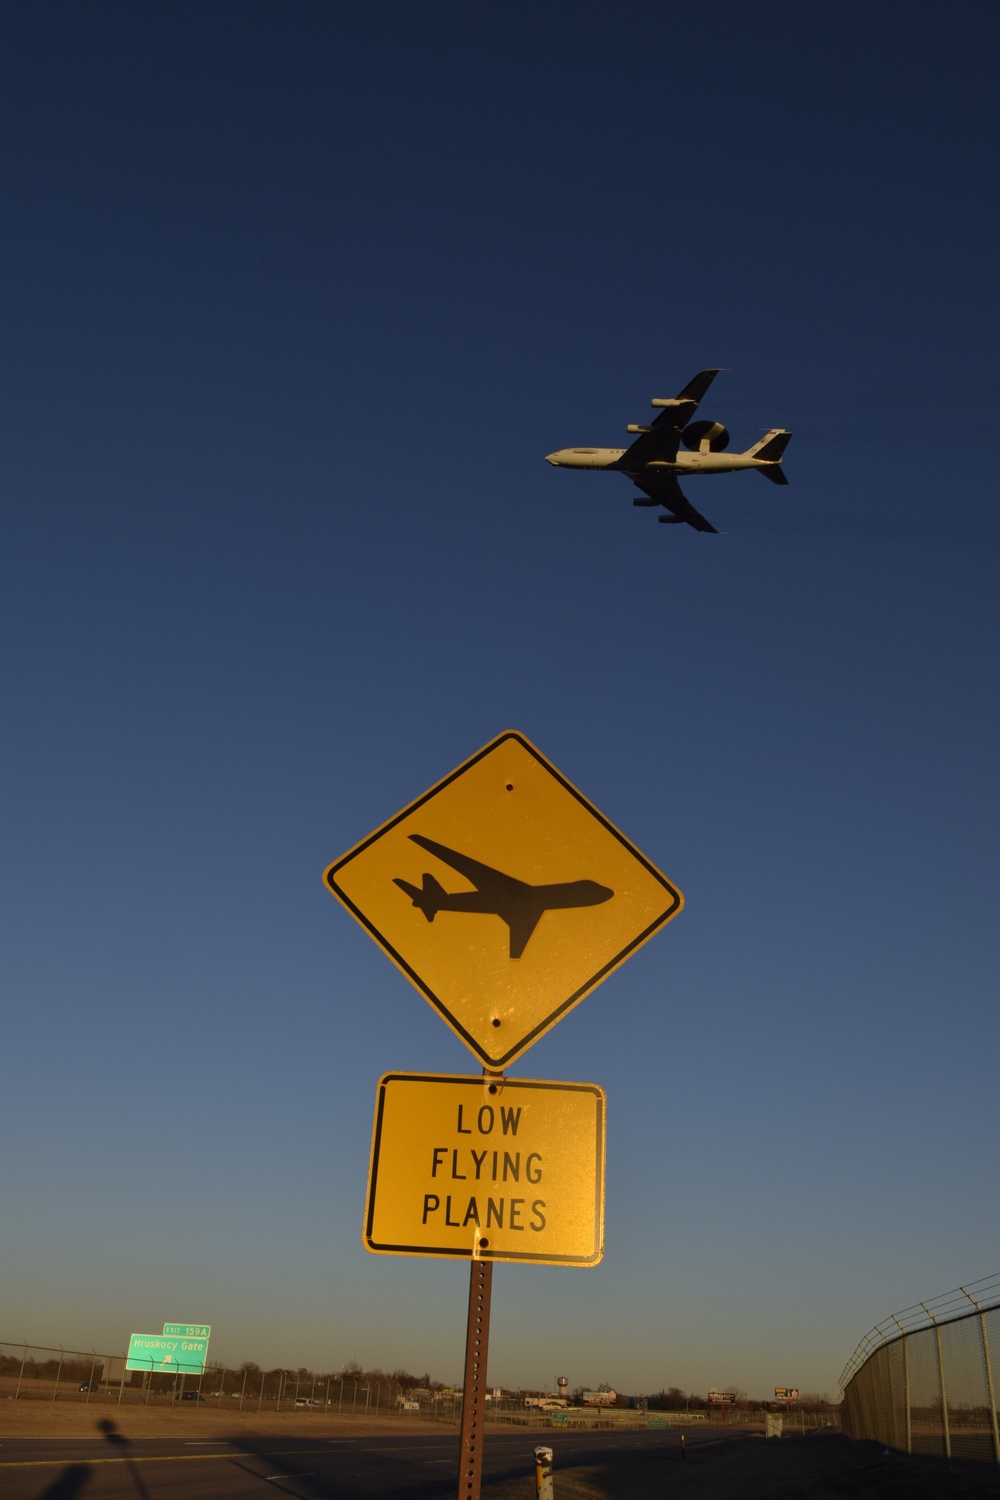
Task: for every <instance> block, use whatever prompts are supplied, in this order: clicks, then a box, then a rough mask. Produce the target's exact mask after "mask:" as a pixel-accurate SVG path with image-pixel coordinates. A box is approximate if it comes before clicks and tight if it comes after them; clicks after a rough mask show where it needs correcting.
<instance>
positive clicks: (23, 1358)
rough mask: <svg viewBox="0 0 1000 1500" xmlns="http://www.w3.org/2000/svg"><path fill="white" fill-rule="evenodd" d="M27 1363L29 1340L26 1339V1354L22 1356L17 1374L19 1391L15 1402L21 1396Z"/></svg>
mask: <svg viewBox="0 0 1000 1500" xmlns="http://www.w3.org/2000/svg"><path fill="white" fill-rule="evenodd" d="M27 1362H28V1340H27V1339H25V1341H24V1353H23V1354H22V1356H21V1368H20V1370H18V1372H17V1390H16V1391H15V1392H14V1400H15V1401H16V1400H17V1398H18V1396H20V1394H21V1376H22V1375H23V1374H24V1367H25V1365H26V1364H27Z"/></svg>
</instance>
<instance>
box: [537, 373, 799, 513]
mask: <svg viewBox="0 0 1000 1500" xmlns="http://www.w3.org/2000/svg"><path fill="white" fill-rule="evenodd" d="M718 373H719V372H718V370H702V371H701V372H700V373H699V374H697V375H696V376H695V377H694V379H693V380H692V381H689V382H688V384H687V385H686V386H685V387H684V389H683V390H682V391H681V392H680V394H679V395H677V396H673V397H671V398H669V399H664V398H659V397H657V398H654V400H653V402H652V405H653V406H656V407H659V408H660V410H659V413H658V415H657V416H655V417H654V418H653V421H652V422H651V423H650V425H649V426H648V427H639V426H637V425H636V424H634V423H631V422H630V423H629V426H628V431H629V432H631V433H635V434H636V439H635V442H634V443H633V444H632V446H631V447H630V448H560V449H559V451H558V452H557V453H549V454H547V455H546V459H545V462H546V463H549V464H552V465H553V466H554V467H555V468H557V469H611V470H614V471H615V472H616V473H618V474H624V475H625V477H626V478H627V479H631V481H632V483H633V484H634V485H636V486H637V487H638V488H639V489H640V490H642V492H643V495H644V496H645V497H646V498H645V499H642V500H639V499H635V500H633V501H632V504H633V505H662V506H663V508H664V509H665V510H668V511H670V515H669V516H660V517H659V519H660V520H661V521H663V522H665V523H666V524H667V525H671V524H673V525H679V524H680V523H681V522H682V521H683V522H685V523H686V524H687V525H688V526H693V527H694V529H695V531H711V532H715V531H716V528H715V527H714V526H713V525H712V524H711V523H710V522H709V521H706V520H705V517H704V516H703V515H701V514H700V513H699V512H698V511H696V510H695V508H694V506H693V505H692V504H691V502H690V501H689V500H688V499H687V497H686V496H685V495H684V493H683V492H682V490H681V487H680V485H679V484H678V482H677V481H678V479H680V478H681V477H684V478H690V477H692V476H693V475H695V474H730V473H733V472H734V471H735V470H737V469H756V470H757V472H758V473H760V474H763V475H764V477H765V479H770V480H771V482H772V484H787V483H788V480H787V478H786V477H785V473H784V470H783V469H782V467H781V458H782V455H783V453H784V451H785V449H786V448H787V447H788V444H789V443H790V442H791V438H792V434H791V433H790V432H787V431H786V430H785V428H783V427H772V429H771V431H770V432H768V433H765V435H764V437H762V438H761V440H760V442H759V443H755V444H754V446H753V447H752V448H748V449H747V450H746V452H745V453H726V452H724V451H723V450H724V449H725V447H726V445H727V443H728V442H729V433H728V432H727V431H726V429H725V428H724V427H723V425H722V423H721V422H708V421H699V422H692V420H691V418H692V417H693V416H694V413H695V411H696V410H697V407H698V403H699V402H700V401H701V399H702V397H703V396H704V394H705V392H706V391H707V390H708V388H709V386H710V385H711V384H712V381H713V380H714V379H715V377H716V375H718Z"/></svg>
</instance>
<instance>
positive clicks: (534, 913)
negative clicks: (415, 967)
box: [393, 833, 614, 958]
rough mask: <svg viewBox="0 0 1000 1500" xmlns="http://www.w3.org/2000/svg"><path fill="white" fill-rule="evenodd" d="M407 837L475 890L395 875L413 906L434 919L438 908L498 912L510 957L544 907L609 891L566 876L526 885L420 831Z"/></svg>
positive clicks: (597, 900) (593, 902)
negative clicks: (559, 880) (452, 888)
mask: <svg viewBox="0 0 1000 1500" xmlns="http://www.w3.org/2000/svg"><path fill="white" fill-rule="evenodd" d="M410 838H411V840H412V841H413V843H415V844H419V845H420V847H421V849H426V850H427V852H428V854H435V855H436V856H437V858H438V859H440V860H443V862H444V863H445V864H446V865H451V867H452V869H453V870H457V871H458V873H459V874H460V875H464V876H465V878H466V880H469V881H471V882H472V884H473V885H474V886H475V887H476V889H475V890H474V891H446V890H445V889H444V887H443V886H441V885H440V884H439V883H438V882H437V881H436V880H435V879H434V876H433V875H425V876H424V879H423V884H422V885H421V886H415V885H411V884H410V882H409V881H408V880H394V881H393V884H394V885H398V886H399V888H400V890H401V891H405V892H406V894H407V895H408V896H409V898H410V900H411V901H412V902H413V905H414V906H415V907H417V909H418V910H419V911H422V912H423V914H424V916H425V917H426V918H427V920H428V922H433V920H434V918H435V917H436V916H437V914H438V912H439V911H471V912H483V913H488V914H490V915H492V916H497V917H499V918H500V919H501V920H502V921H504V922H506V924H507V926H508V927H509V929H510V956H511V958H520V957H521V954H522V953H523V952H524V950H525V948H526V947H527V943H528V939H529V938H530V937H531V934H532V933H533V932H534V930H535V928H536V926H537V925H538V922H539V919H540V918H541V916H542V913H543V912H546V911H550V910H553V909H555V908H565V907H568V906H599V905H600V904H601V902H602V901H610V899H611V897H612V896H613V895H614V891H612V890H609V889H608V887H607V886H606V885H598V883H597V881H596V880H568V881H564V882H563V883H562V884H559V885H527V884H526V883H525V882H524V881H523V880H515V878H514V876H513V875H503V874H501V872H500V871H499V870H494V869H492V868H491V867H490V866H489V865H484V864H480V862H479V860H478V859H472V858H470V856H469V855H468V854H458V853H456V851H455V850H454V849H449V848H447V847H446V846H445V845H444V844H436V843H435V842H434V840H433V839H425V838H423V837H422V835H421V834H419V833H411V834H410Z"/></svg>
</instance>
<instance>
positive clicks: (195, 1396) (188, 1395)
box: [181, 1391, 205, 1401]
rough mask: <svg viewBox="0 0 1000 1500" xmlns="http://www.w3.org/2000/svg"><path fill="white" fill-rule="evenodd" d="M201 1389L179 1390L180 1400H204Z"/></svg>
mask: <svg viewBox="0 0 1000 1500" xmlns="http://www.w3.org/2000/svg"><path fill="white" fill-rule="evenodd" d="M204 1399H205V1398H204V1396H203V1395H202V1394H201V1391H181V1400H182V1401H204Z"/></svg>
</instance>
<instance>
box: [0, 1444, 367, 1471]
mask: <svg viewBox="0 0 1000 1500" xmlns="http://www.w3.org/2000/svg"><path fill="white" fill-rule="evenodd" d="M329 1451H330V1450H329V1448H274V1449H272V1450H271V1456H272V1457H276V1456H278V1455H284V1454H286V1453H288V1454H292V1455H293V1456H295V1457H301V1456H304V1455H306V1454H314V1453H329ZM375 1451H376V1452H377V1451H379V1450H377V1449H376V1450H375ZM260 1457H261V1455H260V1454H259V1453H254V1452H249V1453H243V1452H241V1451H236V1450H235V1449H231V1450H230V1451H229V1452H228V1453H136V1454H129V1455H128V1456H127V1457H125V1458H90V1457H89V1456H88V1455H86V1454H85V1455H84V1456H83V1457H81V1458H78V1459H75V1460H74V1462H76V1463H87V1464H185V1463H206V1462H207V1461H208V1460H209V1459H212V1458H260ZM65 1463H66V1458H65V1457H63V1458H19V1459H3V1460H0V1469H52V1468H59V1467H61V1466H62V1465H64V1464H65Z"/></svg>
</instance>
